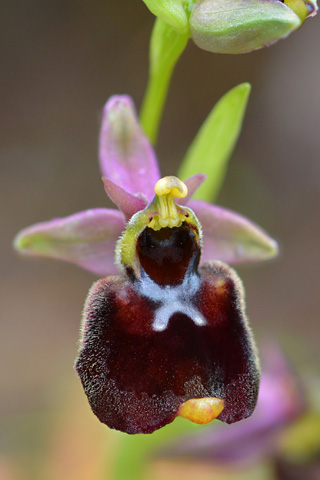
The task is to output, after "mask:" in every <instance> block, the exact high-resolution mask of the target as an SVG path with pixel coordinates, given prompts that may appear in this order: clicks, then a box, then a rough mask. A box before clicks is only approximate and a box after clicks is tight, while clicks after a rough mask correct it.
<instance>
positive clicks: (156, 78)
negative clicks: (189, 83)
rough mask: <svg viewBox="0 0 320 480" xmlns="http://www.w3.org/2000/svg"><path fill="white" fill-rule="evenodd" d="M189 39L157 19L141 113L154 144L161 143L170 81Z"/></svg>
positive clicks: (142, 124) (142, 123) (185, 34)
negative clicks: (163, 114)
mask: <svg viewBox="0 0 320 480" xmlns="http://www.w3.org/2000/svg"><path fill="white" fill-rule="evenodd" d="M188 37H189V35H188V33H179V32H177V31H176V30H175V29H174V28H172V27H171V26H170V25H168V24H167V23H165V22H164V21H163V20H161V19H160V18H157V19H156V21H155V24H154V28H153V31H152V35H151V40H150V53H149V81H148V85H147V89H146V93H145V96H144V100H143V104H142V107H141V112H140V123H141V126H142V128H143V130H144V132H145V134H146V135H147V137H148V138H149V140H150V141H151V143H153V144H155V143H156V141H157V137H158V131H159V125H160V120H161V116H162V112H163V108H164V104H165V101H166V98H167V95H168V89H169V85H170V80H171V77H172V74H173V71H174V68H175V66H176V63H177V61H178V60H179V58H180V56H181V54H182V53H183V51H184V49H185V47H186V45H187V42H188Z"/></svg>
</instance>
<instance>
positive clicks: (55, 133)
mask: <svg viewBox="0 0 320 480" xmlns="http://www.w3.org/2000/svg"><path fill="white" fill-rule="evenodd" d="M0 12H1V15H0V38H1V41H0V58H1V90H0V155H1V156H0V158H1V160H0V161H1V189H0V198H1V203H0V205H1V211H2V214H1V218H2V222H1V248H0V255H1V299H0V306H1V307H0V308H1V335H0V369H1V374H0V391H1V397H0V415H1V417H2V418H10V419H11V420H12V419H15V418H18V417H19V415H21V414H27V413H28V412H32V411H42V410H50V408H54V407H56V405H59V404H61V403H62V402H63V398H64V390H63V388H62V389H61V390H59V389H58V388H57V387H56V385H57V381H58V380H57V379H59V378H60V377H61V378H62V377H64V376H65V375H69V378H71V379H74V381H75V384H76V385H78V384H77V380H76V379H75V375H74V374H73V372H72V364H73V359H74V357H75V355H76V351H77V339H78V329H79V322H80V316H81V309H82V305H83V302H84V298H85V296H86V293H87V291H88V289H89V287H90V285H91V283H92V282H93V281H94V279H95V278H94V277H93V276H92V275H90V274H89V273H86V272H84V271H81V270H80V269H79V268H77V267H75V266H72V265H68V264H63V263H59V262H56V263H55V262H53V261H47V260H37V261H35V260H26V259H24V258H20V257H18V256H17V255H16V254H15V252H13V250H12V246H11V243H12V239H13V237H14V235H15V233H16V232H17V231H18V230H20V229H21V228H23V227H25V226H27V225H30V224H32V223H35V222H38V221H42V220H46V219H50V218H52V217H55V216H65V215H69V214H71V213H74V212H77V211H80V210H83V209H86V208H92V207H103V206H111V204H110V202H109V200H108V199H107V197H106V195H105V193H104V189H103V186H102V182H101V180H100V172H99V168H98V161H97V138H98V132H99V121H100V114H101V111H102V107H103V104H104V103H105V101H106V100H107V98H108V97H109V96H110V95H112V94H115V93H129V94H130V95H132V97H133V98H134V100H135V103H136V105H137V106H138V107H139V106H140V104H141V101H142V97H143V93H144V89H145V86H146V81H147V68H148V63H147V57H148V41H149V36H150V32H151V29H152V24H153V16H152V15H151V14H150V12H149V11H148V10H147V8H146V7H145V5H144V4H143V2H142V1H141V0H122V1H118V2H111V1H110V0H104V1H102V0H91V1H90V2H87V1H84V0H67V1H66V0H64V1H62V0H46V1H45V2H44V1H40V0H29V1H22V0H20V1H19V0H10V1H7V2H2V3H1V10H0ZM319 21H320V17H318V18H316V19H312V20H309V21H307V22H306V24H305V25H304V26H303V28H302V29H301V30H300V31H298V32H296V33H294V34H293V35H292V36H291V37H290V38H289V39H287V40H286V41H281V42H279V43H278V44H277V45H275V46H273V47H272V48H268V49H264V50H262V51H259V52H255V53H251V54H248V55H239V56H222V55H214V54H210V53H206V52H204V51H201V50H200V49H198V48H197V47H195V46H194V45H193V44H192V42H191V41H190V43H189V45H188V48H187V50H186V52H185V54H184V55H183V57H182V58H181V60H180V62H179V64H178V67H177V70H176V73H175V75H174V78H173V82H172V86H171V90H170V94H169V98H168V102H167V105H166V109H165V112H164V117H163V122H162V127H161V131H160V136H159V142H158V146H157V148H156V151H157V154H158V158H159V161H160V164H161V168H162V172H163V173H164V174H172V173H175V171H176V169H177V167H178V165H179V162H180V161H181V159H182V157H183V155H184V152H185V151H186V149H187V146H188V144H189V143H190V142H191V140H192V138H193V136H194V135H195V133H196V131H197V129H198V128H199V126H200V124H201V123H202V121H203V120H204V118H205V117H206V115H207V113H208V112H209V110H210V109H211V107H212V106H213V105H214V103H215V102H216V101H217V100H218V99H219V97H220V96H221V95H222V94H223V93H225V92H226V91H227V90H228V89H230V88H231V87H233V86H235V85H236V84H238V83H240V82H243V81H249V82H251V83H252V85H253V91H252V95H251V99H250V103H249V107H248V112H247V116H246V119H245V122H244V128H243V132H242V135H241V138H240V140H239V142H238V145H237V148H236V151H235V153H234V154H233V156H232V159H231V162H230V169H229V173H228V176H227V179H226V183H225V185H224V187H223V191H222V192H221V195H220V198H219V203H220V204H221V205H224V206H227V207H229V208H232V209H235V210H237V211H238V212H241V213H242V214H244V215H246V216H248V217H250V218H251V219H253V220H254V221H256V222H257V223H259V224H260V225H261V226H263V227H264V228H265V229H266V230H267V231H268V232H269V233H270V234H272V235H273V236H274V237H275V238H276V239H277V240H278V241H279V243H280V246H281V255H280V257H279V258H278V259H277V260H276V261H274V262H271V263H268V264H262V265H259V266H250V267H246V268H245V267H242V268H241V269H238V271H239V273H240V274H241V276H242V278H243V280H244V283H245V287H246V292H247V305H248V307H247V308H248V313H249V316H250V319H251V323H252V326H253V328H254V330H255V332H256V336H257V339H258V342H259V343H261V341H263V338H264V337H266V336H268V337H269V336H271V337H275V338H277V339H279V341H280V342H281V344H282V345H283V346H284V348H285V349H286V351H287V353H288V354H289V356H291V358H292V359H294V360H295V361H296V362H297V363H298V364H299V366H301V367H302V368H303V367H304V366H308V368H314V369H318V362H319V359H320V353H319V346H318V345H319V332H320V323H319V303H318V302H319V296H320V294H319V279H318V275H319V273H318V272H319V267H320V264H319V263H320V254H319V238H320V222H319V199H320V182H319V178H320V161H319V152H320V131H319V119H320V90H319V86H320V62H319V51H320V37H319V31H318V29H319ZM173 165H174V168H173V167H172V166H173ZM66 372H67V373H66ZM72 381H73V380H72ZM80 392H81V390H80V388H79V395H80ZM90 418H91V417H90ZM95 421H96V420H95V419H94V417H93V416H92V422H95ZM6 425H7V424H6ZM13 436H14V434H13V433H12V430H11V429H10V428H8V427H6V428H4V430H3V433H2V432H1V431H0V442H1V444H0V448H2V447H3V448H4V451H6V450H7V449H8V448H9V447H8V442H9V446H10V445H11V446H12V444H13V443H14V442H15V440H16V439H15V438H13ZM11 437H12V438H11ZM18 437H19V436H18ZM19 438H20V437H19ZM20 441H21V442H22V443H23V441H24V439H23V438H22V439H21V438H20ZM10 442H11V443H10ZM0 478H2V477H1V470H0ZM3 478H5V477H3ZM8 478H9V477H8ZM10 478H11V477H10ZM12 478H13V477H12ZM66 478H67V477H66Z"/></svg>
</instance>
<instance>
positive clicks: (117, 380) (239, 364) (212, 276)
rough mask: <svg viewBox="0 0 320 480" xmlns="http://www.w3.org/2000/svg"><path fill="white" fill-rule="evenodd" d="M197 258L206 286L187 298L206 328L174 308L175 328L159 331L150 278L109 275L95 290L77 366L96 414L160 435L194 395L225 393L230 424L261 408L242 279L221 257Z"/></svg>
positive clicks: (120, 426)
mask: <svg viewBox="0 0 320 480" xmlns="http://www.w3.org/2000/svg"><path fill="white" fill-rule="evenodd" d="M197 257H198V253H197V252H195V254H194V256H193V260H192V261H193V266H194V268H193V271H191V270H190V269H189V270H188V272H187V273H186V272H184V275H189V274H190V271H191V273H192V275H193V277H192V278H194V281H195V282H196V284H197V285H198V287H197V288H196V291H195V292H194V290H193V293H192V295H190V296H188V291H184V292H181V295H182V296H183V298H185V299H187V300H186V302H187V303H190V305H191V306H192V307H193V308H194V309H196V310H197V311H199V312H200V314H201V315H202V317H203V318H204V319H205V321H206V323H205V325H201V326H199V325H197V324H196V323H195V321H194V320H193V319H192V318H190V317H189V316H188V315H187V314H186V313H182V312H179V311H175V306H174V305H173V306H172V312H173V313H172V316H171V317H170V319H169V322H168V324H167V327H166V328H165V329H164V330H163V331H155V330H154V328H153V322H154V318H155V314H156V311H157V310H158V309H159V307H160V306H161V301H159V300H158V301H154V299H152V292H150V296H148V294H147V293H146V291H144V292H143V295H142V294H141V288H140V287H141V282H143V281H144V280H143V276H142V277H141V278H140V279H137V278H135V276H134V275H133V276H132V275H131V276H130V277H129V276H128V275H126V274H123V275H119V276H108V277H106V278H104V279H101V280H99V281H98V282H96V283H95V284H94V285H93V287H92V288H91V290H90V292H89V295H88V298H87V301H86V304H85V309H84V323H83V332H82V341H81V346H80V350H79V355H78V358H77V360H76V365H75V366H76V370H77V372H78V374H79V376H80V379H81V382H82V384H83V387H84V390H85V393H86V395H87V397H88V400H89V402H90V405H91V408H92V410H93V412H94V413H95V415H96V416H97V417H98V418H99V420H100V421H101V422H103V423H105V424H106V425H108V426H109V427H110V428H114V429H117V430H121V431H123V432H126V433H129V434H135V433H152V432H153V431H155V430H157V429H159V428H161V427H163V426H164V425H166V424H168V423H170V422H172V421H173V420H174V419H175V417H176V416H177V414H178V409H179V406H180V405H181V404H182V403H184V402H185V401H187V400H189V399H191V398H202V397H211V396H212V397H218V398H222V399H223V400H224V402H225V407H224V409H223V411H222V413H221V414H220V416H219V417H218V418H219V419H220V420H222V421H224V422H227V423H233V422H237V421H239V420H241V419H244V418H246V417H248V416H250V415H251V413H252V412H253V410H254V408H255V405H256V401H257V396H258V390H259V377H260V375H259V365H258V360H257V355H256V350H255V345H254V341H253V338H252V334H251V331H250V328H249V326H248V322H247V319H246V316H245V312H244V301H243V291H242V285H241V281H240V280H239V278H238V277H237V275H236V274H235V272H234V271H233V270H232V269H230V268H229V267H228V266H226V265H225V264H223V263H221V262H209V263H207V264H204V265H203V266H202V267H200V269H199V270H197V264H198V258H197ZM175 287H176V288H178V289H179V288H181V289H182V288H184V287H183V283H182V282H178V283H177V284H176V285H175ZM165 288H166V287H164V294H165ZM178 310H179V309H178Z"/></svg>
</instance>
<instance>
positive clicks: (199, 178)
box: [178, 173, 207, 205]
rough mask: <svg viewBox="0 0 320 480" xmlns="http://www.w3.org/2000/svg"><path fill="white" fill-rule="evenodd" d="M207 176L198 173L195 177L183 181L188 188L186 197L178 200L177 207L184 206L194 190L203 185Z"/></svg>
mask: <svg viewBox="0 0 320 480" xmlns="http://www.w3.org/2000/svg"><path fill="white" fill-rule="evenodd" d="M206 178H207V176H206V175H205V174H204V173H198V174H197V175H193V177H190V178H188V179H187V180H185V181H184V183H185V184H186V185H187V188H188V195H187V196H186V197H184V198H181V199H180V198H179V201H178V203H179V205H186V204H187V203H188V202H189V200H190V198H191V197H192V196H193V194H194V193H195V192H196V190H197V189H198V188H199V187H200V185H202V184H203V182H204V181H205V179H206Z"/></svg>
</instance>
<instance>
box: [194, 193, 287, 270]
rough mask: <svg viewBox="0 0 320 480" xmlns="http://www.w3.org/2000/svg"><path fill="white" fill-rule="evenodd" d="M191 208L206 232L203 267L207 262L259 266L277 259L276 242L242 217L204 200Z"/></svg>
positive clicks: (195, 201)
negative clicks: (219, 261) (274, 258)
mask: <svg viewBox="0 0 320 480" xmlns="http://www.w3.org/2000/svg"><path fill="white" fill-rule="evenodd" d="M188 206H189V207H190V208H192V209H193V210H194V212H195V214H196V215H197V217H198V219H199V221H200V223H201V225H202V228H203V249H202V255H201V262H202V263H203V262H206V261H208V260H222V261H224V262H226V263H231V264H237V263H245V262H256V261H261V260H268V259H270V258H273V257H275V256H276V255H277V253H278V245H277V242H276V241H275V240H273V239H272V238H271V237H269V235H267V233H265V232H264V231H263V230H262V229H261V228H260V227H258V226H257V225H255V224H254V223H252V222H251V221H250V220H248V219H247V218H245V217H243V216H242V215H239V214H237V213H235V212H232V211H231V210H227V209H225V208H222V207H218V206H215V205H210V204H209V203H206V202H203V201H202V200H192V201H191V202H189V204H188Z"/></svg>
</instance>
